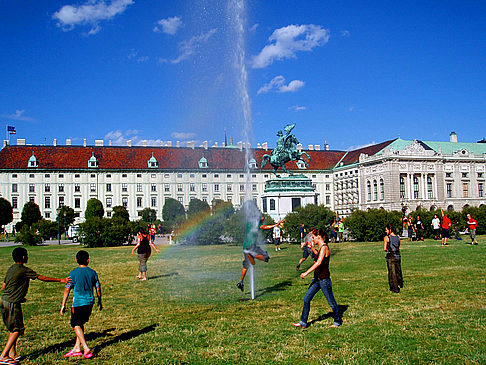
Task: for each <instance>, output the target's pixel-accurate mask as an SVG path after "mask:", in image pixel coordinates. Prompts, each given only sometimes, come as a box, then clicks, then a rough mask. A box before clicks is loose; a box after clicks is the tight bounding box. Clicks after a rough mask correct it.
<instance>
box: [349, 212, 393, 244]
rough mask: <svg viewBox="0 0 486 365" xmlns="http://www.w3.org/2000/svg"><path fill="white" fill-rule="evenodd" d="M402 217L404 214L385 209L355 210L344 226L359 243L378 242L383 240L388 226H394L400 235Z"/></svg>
mask: <svg viewBox="0 0 486 365" xmlns="http://www.w3.org/2000/svg"><path fill="white" fill-rule="evenodd" d="M401 217H402V212H398V211H391V212H389V211H387V210H385V209H370V210H368V211H366V212H365V211H362V210H355V211H354V212H353V213H351V215H350V216H349V217H347V218H346V219H345V220H344V225H345V227H347V228H348V229H349V232H350V233H351V236H353V237H354V238H355V239H356V240H357V241H361V242H376V241H381V240H383V237H384V236H385V233H384V230H385V226H386V225H387V224H391V225H392V226H394V227H395V228H396V229H397V231H398V232H397V233H398V234H399V233H400V231H399V229H400V227H401V226H402V225H401Z"/></svg>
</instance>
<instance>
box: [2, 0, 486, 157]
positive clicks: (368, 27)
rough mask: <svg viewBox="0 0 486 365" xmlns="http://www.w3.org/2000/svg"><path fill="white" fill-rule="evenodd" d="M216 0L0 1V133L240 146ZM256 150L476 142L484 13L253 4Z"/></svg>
mask: <svg viewBox="0 0 486 365" xmlns="http://www.w3.org/2000/svg"><path fill="white" fill-rule="evenodd" d="M228 3H231V1H224V0H219V1H215V0H192V1H182V0H158V1H151V0H145V1H141V0H111V1H110V0H106V1H99V0H80V1H77V2H73V1H70V0H64V1H58V0H50V1H31V0H0V49H1V53H0V121H1V122H2V123H1V124H2V125H4V126H5V125H13V126H15V127H16V130H17V135H16V136H14V137H18V138H26V139H27V143H32V144H43V143H48V144H51V143H52V140H53V138H57V140H58V142H59V143H61V144H63V143H64V140H65V139H66V138H71V139H72V140H73V144H81V143H82V140H83V138H87V139H88V143H89V144H93V143H94V139H105V140H106V141H108V139H111V140H112V141H113V143H114V144H124V143H125V141H126V140H127V139H131V140H133V141H134V143H140V141H141V140H148V141H149V144H150V143H154V144H160V140H162V141H167V140H171V141H174V142H175V141H176V140H180V141H182V142H184V141H189V140H195V141H196V143H198V144H199V143H201V142H202V141H204V140H208V141H209V142H210V143H211V144H212V143H214V142H215V141H218V142H220V143H221V141H223V140H224V129H226V130H227V134H228V138H229V137H230V136H232V137H233V138H234V140H235V141H238V140H241V139H243V134H242V129H243V125H244V123H243V113H242V109H241V103H240V99H239V95H240V94H239V89H238V86H237V85H238V77H239V69H238V68H237V67H235V59H236V58H235V57H236V52H237V50H238V48H237V45H238V42H237V33H236V31H235V28H234V21H233V20H234V18H235V12H233V11H231V10H229V8H228V5H227V4H228ZM245 7H246V11H245V13H244V19H245V24H244V37H245V47H244V51H245V60H246V62H245V66H246V69H247V73H248V94H249V97H250V100H251V113H252V122H253V129H254V131H253V134H252V135H251V141H252V143H253V145H255V144H256V142H265V141H268V142H269V144H270V146H274V145H275V140H276V138H275V134H276V131H277V130H278V129H282V128H283V127H284V125H285V124H286V123H288V122H292V123H296V125H297V126H296V128H295V130H294V132H295V134H296V136H297V137H298V139H299V140H300V141H301V142H302V143H303V144H304V145H305V146H307V144H321V145H322V144H323V143H324V140H327V142H328V143H329V144H330V147H331V149H348V148H351V147H357V146H363V145H366V144H369V143H373V142H381V141H384V140H387V139H391V138H395V137H397V136H401V137H402V138H404V139H413V138H417V139H423V140H448V138H449V133H450V132H451V131H456V132H457V134H458V137H459V140H460V141H464V142H474V141H477V140H479V139H482V138H484V137H486V133H485V131H484V130H485V128H484V126H485V123H484V120H485V118H486V65H485V63H486V62H485V61H486V56H485V55H486V42H485V39H486V2H484V1H469V0H461V1H382V2H381V1H373V2H365V1H323V0H319V1H314V0H307V1H302V0H295V1H294V0H288V1H286V0H285V1H284V0H281V1H270V0H267V1H262V0H261V1H256V0H248V1H246V4H245Z"/></svg>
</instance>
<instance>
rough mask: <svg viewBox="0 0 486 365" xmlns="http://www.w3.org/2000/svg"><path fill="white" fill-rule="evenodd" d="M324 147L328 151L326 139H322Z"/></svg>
mask: <svg viewBox="0 0 486 365" xmlns="http://www.w3.org/2000/svg"><path fill="white" fill-rule="evenodd" d="M324 149H325V150H326V151H329V145H328V144H327V141H324Z"/></svg>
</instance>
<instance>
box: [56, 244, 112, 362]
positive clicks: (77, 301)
mask: <svg viewBox="0 0 486 365" xmlns="http://www.w3.org/2000/svg"><path fill="white" fill-rule="evenodd" d="M76 261H77V263H78V265H79V266H78V267H77V268H75V269H74V270H73V271H71V272H70V273H69V277H70V278H71V280H72V281H71V282H70V283H68V284H67V285H66V288H65V289H64V295H63V297H62V304H61V315H63V314H64V312H65V311H66V302H67V299H68V297H69V292H70V291H71V289H73V306H72V307H71V327H73V329H74V333H75V334H76V344H75V345H74V347H73V349H72V350H71V351H69V352H68V353H66V354H64V357H72V356H83V357H84V358H86V359H90V358H92V357H93V353H92V352H91V350H90V349H89V347H88V345H87V344H86V340H85V338H84V324H85V323H86V322H88V320H89V316H90V315H91V311H92V310H93V305H94V302H95V300H94V295H93V290H94V289H95V288H96V295H97V297H98V306H99V308H100V310H102V309H103V305H102V304H101V285H100V281H99V279H98V274H97V273H96V271H94V270H93V269H91V268H89V267H88V264H89V253H88V252H86V251H84V250H81V251H78V253H77V254H76ZM81 345H82V346H83V350H84V352H81Z"/></svg>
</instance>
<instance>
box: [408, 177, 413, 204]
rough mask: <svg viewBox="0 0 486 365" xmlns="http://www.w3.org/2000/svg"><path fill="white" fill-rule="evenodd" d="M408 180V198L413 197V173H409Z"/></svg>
mask: <svg viewBox="0 0 486 365" xmlns="http://www.w3.org/2000/svg"><path fill="white" fill-rule="evenodd" d="M407 182H408V184H407V185H408V194H407V196H408V199H409V200H412V199H413V174H407Z"/></svg>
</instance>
